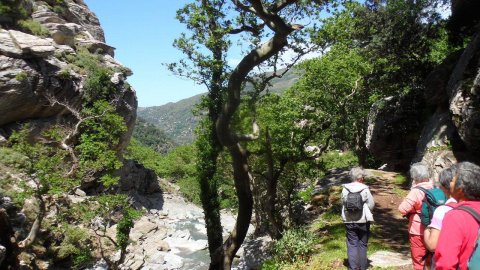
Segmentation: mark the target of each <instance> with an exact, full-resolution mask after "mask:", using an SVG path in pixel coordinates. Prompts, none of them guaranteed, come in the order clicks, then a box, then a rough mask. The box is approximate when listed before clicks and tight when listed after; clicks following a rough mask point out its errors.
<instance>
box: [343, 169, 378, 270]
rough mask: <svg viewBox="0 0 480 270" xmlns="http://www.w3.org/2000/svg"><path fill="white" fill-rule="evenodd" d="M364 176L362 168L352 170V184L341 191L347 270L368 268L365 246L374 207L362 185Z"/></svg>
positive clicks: (368, 191)
mask: <svg viewBox="0 0 480 270" xmlns="http://www.w3.org/2000/svg"><path fill="white" fill-rule="evenodd" d="M364 175H365V172H364V170H363V169H362V168H359V167H355V168H352V169H351V170H350V180H351V181H352V182H351V183H348V184H345V185H343V190H342V202H343V203H342V219H343V222H344V224H345V230H346V238H347V255H348V269H354V270H365V269H367V268H368V259H367V245H368V238H369V236H370V222H373V215H372V210H373V207H374V205H375V202H374V201H373V196H372V194H371V193H370V189H369V188H368V186H367V185H365V184H364V183H363V180H364Z"/></svg>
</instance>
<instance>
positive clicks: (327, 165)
mask: <svg viewBox="0 0 480 270" xmlns="http://www.w3.org/2000/svg"><path fill="white" fill-rule="evenodd" d="M320 164H321V165H322V167H323V169H324V170H326V171H328V170H331V169H333V168H342V167H349V166H355V165H358V158H357V156H355V154H354V153H353V152H351V151H345V152H340V151H330V152H327V153H325V154H323V155H322V156H321V157H320Z"/></svg>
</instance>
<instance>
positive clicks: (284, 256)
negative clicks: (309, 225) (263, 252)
mask: <svg viewBox="0 0 480 270" xmlns="http://www.w3.org/2000/svg"><path fill="white" fill-rule="evenodd" d="M316 238H317V237H316V236H315V234H313V233H312V232H310V231H307V230H305V229H303V228H297V229H291V230H288V231H286V232H285V233H284V234H283V238H282V239H280V240H278V241H276V242H275V243H274V246H273V252H274V261H275V262H280V263H293V262H296V261H307V260H308V259H309V257H310V255H311V254H312V253H313V251H314V247H315V244H316Z"/></svg>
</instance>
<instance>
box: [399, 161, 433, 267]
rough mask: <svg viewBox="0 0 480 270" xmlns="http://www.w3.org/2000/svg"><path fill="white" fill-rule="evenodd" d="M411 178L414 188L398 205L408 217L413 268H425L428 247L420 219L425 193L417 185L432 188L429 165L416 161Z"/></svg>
mask: <svg viewBox="0 0 480 270" xmlns="http://www.w3.org/2000/svg"><path fill="white" fill-rule="evenodd" d="M410 178H411V179H412V181H413V186H412V189H411V190H410V192H409V193H408V195H407V197H406V198H405V199H403V201H402V202H401V203H400V205H399V206H398V211H400V213H401V214H402V215H404V216H407V217H408V234H409V236H408V238H409V240H410V253H411V256H412V263H413V269H415V270H423V267H424V265H425V255H426V254H427V249H426V247H425V243H424V242H423V233H424V231H425V225H423V224H422V222H421V220H420V212H421V209H422V202H423V199H424V198H425V193H424V192H423V191H421V190H420V189H418V188H417V187H423V188H425V189H432V188H433V185H432V183H431V182H430V171H429V170H428V167H427V166H426V165H425V164H423V163H421V162H418V163H414V164H412V165H411V166H410Z"/></svg>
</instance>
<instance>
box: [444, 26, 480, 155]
mask: <svg viewBox="0 0 480 270" xmlns="http://www.w3.org/2000/svg"><path fill="white" fill-rule="evenodd" d="M447 93H448V95H449V109H450V113H451V115H452V121H453V123H454V125H455V127H456V128H457V130H458V135H459V136H460V138H462V140H463V142H464V143H465V145H466V147H467V149H468V150H469V151H470V152H479V151H480V37H479V36H478V34H477V36H476V37H475V38H474V39H473V40H472V42H471V43H470V45H469V46H468V47H467V48H466V49H465V51H464V52H463V54H462V56H461V57H460V59H459V61H458V64H457V66H456V67H455V70H454V72H453V74H452V76H451V77H450V80H449V82H448V86H447Z"/></svg>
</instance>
